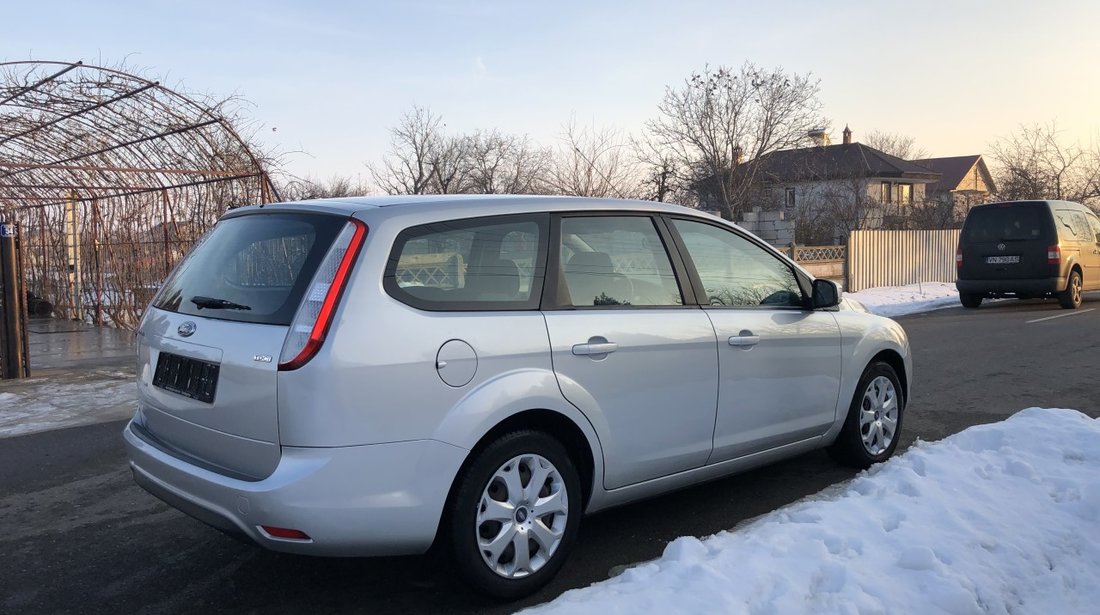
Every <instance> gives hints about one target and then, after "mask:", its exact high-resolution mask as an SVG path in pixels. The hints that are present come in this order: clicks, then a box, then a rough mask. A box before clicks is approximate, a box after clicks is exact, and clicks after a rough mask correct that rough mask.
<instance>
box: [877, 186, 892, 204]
mask: <svg viewBox="0 0 1100 615" xmlns="http://www.w3.org/2000/svg"><path fill="white" fill-rule="evenodd" d="M892 197H893V194H892V193H891V191H890V182H882V194H881V195H880V196H879V202H882V203H889V202H890V200H891V198H892Z"/></svg>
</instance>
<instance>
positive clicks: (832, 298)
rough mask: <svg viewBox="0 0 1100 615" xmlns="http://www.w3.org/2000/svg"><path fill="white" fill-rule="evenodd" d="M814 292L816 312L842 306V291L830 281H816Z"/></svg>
mask: <svg viewBox="0 0 1100 615" xmlns="http://www.w3.org/2000/svg"><path fill="white" fill-rule="evenodd" d="M813 292H814V294H813V307H814V309H815V310H817V309H821V308H831V307H836V306H837V305H840V289H838V288H837V287H836V284H835V283H833V282H832V281H830V280H814V282H813Z"/></svg>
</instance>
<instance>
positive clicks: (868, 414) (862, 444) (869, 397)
mask: <svg viewBox="0 0 1100 615" xmlns="http://www.w3.org/2000/svg"><path fill="white" fill-rule="evenodd" d="M904 413H905V395H904V393H903V392H902V389H901V383H900V382H899V381H898V376H897V373H896V372H894V368H892V367H890V365H889V364H887V363H884V362H882V361H876V362H874V363H872V364H870V365H868V366H867V369H865V370H863V375H862V376H861V377H860V379H859V385H858V386H856V392H855V396H854V397H853V398H852V403H851V405H850V406H849V407H848V418H847V419H845V421H844V427H842V428H841V430H840V435H839V436H837V439H836V441H835V442H833V444H832V445H831V446H830V447H829V449H828V450H829V455H830V456H832V458H833V459H835V460H836V461H838V462H840V463H843V464H844V465H849V466H853V467H856V468H861V469H865V468H869V467H871V464H875V463H880V462H883V461H886V460H887V459H889V458H890V455H893V454H894V449H896V448H897V447H898V436H900V435H901V420H902V417H903V415H904Z"/></svg>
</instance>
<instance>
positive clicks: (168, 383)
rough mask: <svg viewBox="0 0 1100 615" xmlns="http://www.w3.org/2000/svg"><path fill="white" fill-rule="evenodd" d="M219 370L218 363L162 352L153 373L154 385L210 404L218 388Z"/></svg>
mask: <svg viewBox="0 0 1100 615" xmlns="http://www.w3.org/2000/svg"><path fill="white" fill-rule="evenodd" d="M219 371H221V366H219V365H218V364H217V363H209V362H207V361H200V360H198V359H192V358H190V357H181V356H179V355H176V354H172V353H169V352H162V353H160V358H158V359H157V370H156V371H155V372H154V373H153V386H155V387H157V388H160V389H164V390H165V391H171V392H173V393H175V394H176V395H183V396H184V397H190V398H191V399H195V400H198V401H201V402H203V403H207V404H210V403H213V402H214V395H215V393H217V390H218V372H219Z"/></svg>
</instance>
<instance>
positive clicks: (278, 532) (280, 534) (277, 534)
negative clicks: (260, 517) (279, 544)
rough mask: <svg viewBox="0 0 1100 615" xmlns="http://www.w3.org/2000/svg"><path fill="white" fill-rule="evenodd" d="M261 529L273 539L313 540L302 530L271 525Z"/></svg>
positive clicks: (262, 526) (263, 526)
mask: <svg viewBox="0 0 1100 615" xmlns="http://www.w3.org/2000/svg"><path fill="white" fill-rule="evenodd" d="M260 529H261V530H263V531H265V532H267V534H268V535H269V536H271V537H272V538H282V539H283V540H313V539H312V538H310V537H309V535H308V534H306V533H305V532H303V531H301V530H291V529H287V528H285V527H272V526H270V525H261V526H260Z"/></svg>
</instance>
